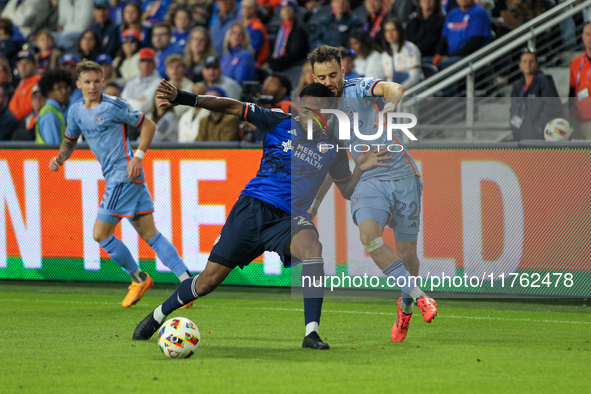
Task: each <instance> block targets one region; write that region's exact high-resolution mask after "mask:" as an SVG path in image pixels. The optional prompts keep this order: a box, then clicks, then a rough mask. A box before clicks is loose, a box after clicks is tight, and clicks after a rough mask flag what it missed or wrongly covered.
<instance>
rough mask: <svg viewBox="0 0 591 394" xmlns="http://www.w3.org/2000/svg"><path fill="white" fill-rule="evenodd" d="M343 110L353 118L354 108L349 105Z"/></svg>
mask: <svg viewBox="0 0 591 394" xmlns="http://www.w3.org/2000/svg"><path fill="white" fill-rule="evenodd" d="M343 112H344V113H345V115H347V116H348V117H349V120H352V119H353V108H351V107H347V108H345V109H344V110H343Z"/></svg>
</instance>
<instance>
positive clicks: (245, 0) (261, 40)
mask: <svg viewBox="0 0 591 394" xmlns="http://www.w3.org/2000/svg"><path fill="white" fill-rule="evenodd" d="M241 4H242V19H241V20H240V23H241V24H242V26H244V27H246V31H248V35H249V36H250V45H252V48H253V49H254V50H255V52H256V54H255V61H256V64H257V66H258V67H261V66H262V64H263V63H264V62H265V61H266V60H267V58H268V57H269V35H268V34H267V28H266V27H265V25H264V24H263V22H261V20H260V19H259V18H257V10H258V6H257V2H256V0H242V3H241Z"/></svg>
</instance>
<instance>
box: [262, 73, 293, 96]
mask: <svg viewBox="0 0 591 394" xmlns="http://www.w3.org/2000/svg"><path fill="white" fill-rule="evenodd" d="M267 78H277V80H278V81H279V85H281V86H282V87H284V88H285V91H286V92H287V93H286V95H287V96H289V95H290V94H291V90H292V89H293V86H292V84H291V79H289V77H288V76H287V75H285V74H282V73H277V72H275V73H272V74H271V75H269V76H268V77H267Z"/></svg>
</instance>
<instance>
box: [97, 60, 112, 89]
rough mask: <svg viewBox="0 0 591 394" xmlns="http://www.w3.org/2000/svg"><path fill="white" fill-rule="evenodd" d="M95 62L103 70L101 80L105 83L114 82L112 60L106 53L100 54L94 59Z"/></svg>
mask: <svg viewBox="0 0 591 394" xmlns="http://www.w3.org/2000/svg"><path fill="white" fill-rule="evenodd" d="M96 62H97V63H98V64H99V65H100V66H101V68H102V69H103V79H104V80H105V82H115V72H114V70H113V58H112V57H111V55H109V54H108V53H102V54H100V55H99V56H98V57H97V58H96Z"/></svg>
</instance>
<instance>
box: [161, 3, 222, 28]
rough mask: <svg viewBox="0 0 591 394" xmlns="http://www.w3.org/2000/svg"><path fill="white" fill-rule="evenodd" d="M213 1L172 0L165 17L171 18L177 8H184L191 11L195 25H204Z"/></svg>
mask: <svg viewBox="0 0 591 394" xmlns="http://www.w3.org/2000/svg"><path fill="white" fill-rule="evenodd" d="M213 3H214V0H173V1H172V4H171V5H170V7H169V8H168V15H167V18H165V19H171V18H172V15H173V14H174V13H175V12H176V10H177V9H179V8H185V9H187V10H189V12H190V13H191V19H192V20H193V23H194V24H195V25H198V26H206V25H207V24H208V22H209V19H210V18H211V10H212V8H213Z"/></svg>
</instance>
